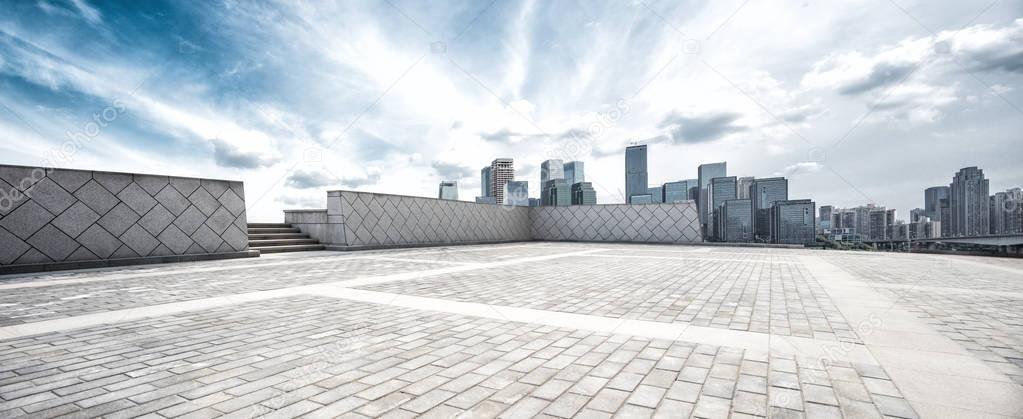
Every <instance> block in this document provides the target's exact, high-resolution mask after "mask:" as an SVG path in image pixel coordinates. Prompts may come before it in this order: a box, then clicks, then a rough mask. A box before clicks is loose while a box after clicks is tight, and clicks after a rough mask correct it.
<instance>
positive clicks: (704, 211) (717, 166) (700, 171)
mask: <svg viewBox="0 0 1023 419" xmlns="http://www.w3.org/2000/svg"><path fill="white" fill-rule="evenodd" d="M725 176H728V164H727V163H725V162H720V163H708V164H701V165H700V166H699V167H697V168H696V177H697V178H699V183H700V185H699V186H700V197H699V198H698V199H697V200H696V201H697V204H698V207H699V211H700V213H699V218H700V225H701V226H702V227H703V236H704V237H707V232H708V230H707V224H708V223H709V222H710V215H711V210H713V206H711V205H710V201H708V200H707V189H708V188H709V187H710V180H711V179H714V178H716V177H725Z"/></svg>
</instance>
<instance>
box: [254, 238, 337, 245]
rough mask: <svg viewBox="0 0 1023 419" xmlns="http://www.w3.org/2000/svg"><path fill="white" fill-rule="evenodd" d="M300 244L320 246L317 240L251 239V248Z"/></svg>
mask: <svg viewBox="0 0 1023 419" xmlns="http://www.w3.org/2000/svg"><path fill="white" fill-rule="evenodd" d="M299 244H320V242H319V241H318V240H316V239H310V238H305V239H273V240H252V239H249V247H270V246H292V245H299Z"/></svg>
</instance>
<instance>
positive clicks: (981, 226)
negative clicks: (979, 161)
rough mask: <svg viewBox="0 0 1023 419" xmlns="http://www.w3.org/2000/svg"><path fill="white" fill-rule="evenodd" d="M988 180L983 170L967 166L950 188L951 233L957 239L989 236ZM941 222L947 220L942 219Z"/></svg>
mask: <svg viewBox="0 0 1023 419" xmlns="http://www.w3.org/2000/svg"><path fill="white" fill-rule="evenodd" d="M988 189H989V181H988V180H987V179H985V178H984V171H983V170H981V169H978V168H977V167H967V168H964V169H962V170H960V171H959V172H958V173H956V175H955V177H954V178H952V184H951V185H949V207H950V208H951V213H952V214H951V215H952V219H950V220H948V221H949V222H950V224H951V226H950V228H951V232H952V235H953V236H956V237H969V236H985V235H988V234H990V230H991V214H990V212H989V209H988V207H989V206H990V197H989V195H988ZM942 221H945V220H944V219H942Z"/></svg>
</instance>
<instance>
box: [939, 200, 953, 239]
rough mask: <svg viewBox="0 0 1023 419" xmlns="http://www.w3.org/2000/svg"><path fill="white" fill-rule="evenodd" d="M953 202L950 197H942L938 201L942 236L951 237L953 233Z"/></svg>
mask: <svg viewBox="0 0 1023 419" xmlns="http://www.w3.org/2000/svg"><path fill="white" fill-rule="evenodd" d="M950 204H951V202H950V201H949V200H948V199H942V200H939V201H938V217H939V218H940V219H941V220H944V221H939V222H940V223H941V237H949V236H951V235H952V207H951V206H950Z"/></svg>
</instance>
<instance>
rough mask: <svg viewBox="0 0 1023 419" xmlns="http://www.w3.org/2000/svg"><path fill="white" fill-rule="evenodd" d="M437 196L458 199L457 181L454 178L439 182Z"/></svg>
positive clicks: (452, 199)
mask: <svg viewBox="0 0 1023 419" xmlns="http://www.w3.org/2000/svg"><path fill="white" fill-rule="evenodd" d="M437 198H440V199H447V200H451V201H457V200H458V182H457V181H454V180H445V181H442V182H441V183H440V188H439V190H438V191H437Z"/></svg>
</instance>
